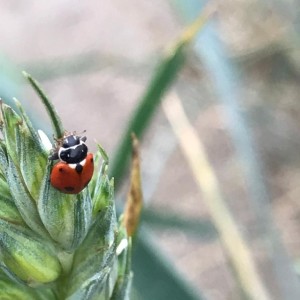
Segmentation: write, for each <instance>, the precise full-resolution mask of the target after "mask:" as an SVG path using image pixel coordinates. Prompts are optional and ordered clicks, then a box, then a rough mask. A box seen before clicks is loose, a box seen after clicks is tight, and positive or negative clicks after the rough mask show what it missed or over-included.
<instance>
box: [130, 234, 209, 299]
mask: <svg viewBox="0 0 300 300" xmlns="http://www.w3.org/2000/svg"><path fill="white" fill-rule="evenodd" d="M133 252H134V253H133V258H132V264H133V273H134V278H133V288H134V290H136V292H137V293H138V295H139V299H141V300H153V299H155V300H166V299H172V300H183V299H184V300H201V299H204V298H203V297H201V296H198V292H197V291H196V290H195V289H193V288H192V287H191V286H190V285H189V284H187V283H186V282H185V281H184V280H183V276H180V275H179V274H178V273H177V271H176V270H175V269H174V267H173V266H172V265H171V264H170V263H169V262H168V261H167V259H166V258H165V257H163V256H162V254H161V253H160V251H159V250H158V248H157V246H156V245H155V243H154V241H153V240H152V239H151V238H150V236H149V234H148V232H147V231H145V230H142V228H141V230H140V231H139V234H138V236H137V239H136V244H135V248H134V249H133Z"/></svg>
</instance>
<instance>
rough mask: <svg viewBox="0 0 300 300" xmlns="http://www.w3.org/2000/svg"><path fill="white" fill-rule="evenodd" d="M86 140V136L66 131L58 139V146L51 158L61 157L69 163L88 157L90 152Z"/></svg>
mask: <svg viewBox="0 0 300 300" xmlns="http://www.w3.org/2000/svg"><path fill="white" fill-rule="evenodd" d="M85 141H86V137H85V136H78V135H76V134H75V133H73V134H70V133H68V132H65V135H64V136H63V137H62V138H61V139H58V140H56V142H57V143H56V146H55V148H54V149H53V152H52V155H51V156H50V157H49V159H51V160H56V159H60V160H61V161H63V162H66V163H68V164H78V163H80V162H81V161H82V160H84V159H85V158H86V156H87V153H88V148H87V146H86V144H85Z"/></svg>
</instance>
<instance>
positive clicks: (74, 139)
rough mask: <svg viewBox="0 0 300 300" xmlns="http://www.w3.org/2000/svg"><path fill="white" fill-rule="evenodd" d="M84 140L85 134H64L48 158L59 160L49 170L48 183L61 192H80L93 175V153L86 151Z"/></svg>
mask: <svg viewBox="0 0 300 300" xmlns="http://www.w3.org/2000/svg"><path fill="white" fill-rule="evenodd" d="M85 141H86V137H85V136H84V137H81V136H77V135H75V134H65V136H64V137H63V138H62V139H60V140H58V141H57V147H56V149H55V150H54V153H53V154H52V155H51V156H50V158H49V159H50V160H57V159H59V160H60V161H59V162H58V163H56V164H55V165H54V166H53V168H52V170H51V174H50V183H51V185H52V186H53V187H54V188H56V189H57V190H59V191H61V192H62V193H65V194H78V193H80V192H81V191H82V190H83V189H84V188H85V187H86V186H87V185H88V183H89V182H90V180H91V178H92V176H93V172H94V160H93V154H92V153H88V148H87V146H86V144H85Z"/></svg>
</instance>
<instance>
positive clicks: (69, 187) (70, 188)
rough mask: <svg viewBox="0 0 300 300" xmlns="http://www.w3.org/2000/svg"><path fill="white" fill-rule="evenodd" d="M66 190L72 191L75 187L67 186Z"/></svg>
mask: <svg viewBox="0 0 300 300" xmlns="http://www.w3.org/2000/svg"><path fill="white" fill-rule="evenodd" d="M64 190H65V191H67V192H72V191H74V190H75V189H74V188H73V187H72V186H66V187H64Z"/></svg>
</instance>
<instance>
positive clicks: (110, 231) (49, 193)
mask: <svg viewBox="0 0 300 300" xmlns="http://www.w3.org/2000/svg"><path fill="white" fill-rule="evenodd" d="M25 75H26V77H27V78H28V80H29V82H30V83H31V85H32V86H33V87H34V89H35V90H36V91H37V92H38V94H39V95H40V96H41V98H42V101H43V103H44V104H45V107H46V109H47V111H48V112H49V115H50V117H51V120H52V123H53V126H54V132H55V134H60V133H62V132H63V131H64V130H63V128H62V125H61V121H60V120H59V118H58V116H57V113H56V112H55V110H54V108H53V106H52V104H51V103H50V102H49V100H48V99H47V97H46V96H45V95H44V94H43V92H42V90H41V89H40V87H39V85H38V84H37V82H36V81H34V80H33V79H32V78H31V77H30V75H28V74H25ZM17 106H18V109H19V112H18V113H17V112H16V111H14V110H13V109H12V108H11V107H10V106H7V105H5V104H3V103H1V119H0V122H1V130H2V135H3V137H2V139H1V140H0V299H113V298H112V297H118V298H114V299H126V297H127V296H126V297H125V296H124V297H121V296H120V297H119V296H118V295H121V294H122V293H123V294H124V291H127V293H125V294H128V291H129V286H130V284H129V281H130V280H129V281H128V280H127V281H126V280H123V279H125V278H129V277H130V264H129V263H128V262H129V261H130V260H129V259H128V257H129V255H130V254H129V253H130V251H128V250H129V249H128V246H125V247H122V249H121V251H120V244H121V242H122V243H123V245H124V241H126V242H125V244H126V245H128V238H127V235H126V231H125V230H124V228H123V225H121V224H119V223H118V222H117V220H116V212H115V205H114V199H113V197H114V193H113V190H114V186H113V181H112V180H109V178H108V176H107V168H108V158H107V155H106V154H105V152H104V150H103V149H102V148H101V147H99V151H98V152H97V153H96V154H95V172H94V175H93V177H92V179H91V181H90V183H89V185H88V186H87V187H86V188H85V189H84V190H83V191H81V192H80V193H79V194H76V195H74V194H64V193H61V192H60V191H58V190H56V189H54V188H53V187H52V185H51V182H50V174H51V171H52V168H53V165H54V164H55V162H53V161H51V160H49V155H50V150H49V147H47V144H46V143H45V142H44V141H43V139H45V137H44V135H42V136H43V138H41V137H40V135H39V134H38V132H37V131H36V130H35V129H34V127H33V125H32V124H31V122H30V120H29V118H28V117H27V115H26V114H25V112H24V111H23V109H22V106H21V105H20V103H19V102H17ZM48 143H49V142H48ZM124 266H127V267H124ZM120 282H124V284H123V285H120ZM120 291H121V293H120Z"/></svg>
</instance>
